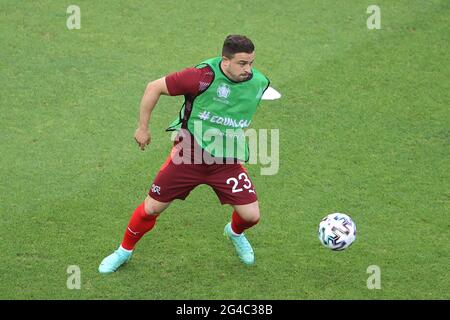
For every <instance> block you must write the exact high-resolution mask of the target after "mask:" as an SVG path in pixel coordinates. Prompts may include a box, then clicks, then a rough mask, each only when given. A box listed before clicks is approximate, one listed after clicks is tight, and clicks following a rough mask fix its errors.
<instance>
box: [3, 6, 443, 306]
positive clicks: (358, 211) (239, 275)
mask: <svg viewBox="0 0 450 320" xmlns="http://www.w3.org/2000/svg"><path fill="white" fill-rule="evenodd" d="M70 4H75V5H78V6H79V7H80V9H81V29H79V30H68V28H67V27H66V20H67V18H68V17H69V14H68V13H66V9H67V7H68V6H69V5H70ZM372 4H376V5H378V6H379V7H380V9H381V29H379V30H369V29H368V28H367V25H366V21H367V19H368V18H369V16H370V14H369V13H367V7H368V6H369V5H372ZM0 9H1V10H0V25H1V28H0V43H1V48H0V70H1V77H0V97H1V116H0V135H1V140H0V150H1V158H0V173H1V184H0V195H1V198H0V256H1V263H0V298H2V299H295V300H297V299H298V300H300V299H301V300H303V299H449V298H450V294H449V293H450V284H449V278H450V277H449V268H448V267H449V261H450V250H449V249H450V245H449V243H450V232H449V231H450V224H449V213H450V206H449V201H450V183H449V181H450V174H449V172H450V170H449V169H450V165H449V159H450V133H449V128H450V108H449V101H450V94H449V93H450V86H449V79H450V63H449V51H450V45H449V35H450V3H449V2H448V1H447V0H429V1H419V0H413V1H411V0H408V1H407V0H396V1H387V0H377V1H372V0H370V1H369V0H363V1H356V0H352V1H325V0H320V1H317V0H304V1H284V0H283V1H275V2H272V1H256V0H252V1H237V0H232V1H217V2H212V1H208V2H207V1H162V0H160V1H125V0H123V1H108V2H106V1H105V2H102V1H87V0H83V1H82V0H76V1H75V0H74V1H69V2H67V1H14V0H2V1H1V2H0ZM230 33H237V34H245V35H247V36H249V37H250V38H251V39H252V40H253V41H254V43H255V46H256V61H255V67H257V68H258V69H259V70H261V71H262V72H264V73H265V74H267V75H268V77H269V78H270V80H271V82H272V86H273V87H274V88H276V89H277V90H279V91H280V92H281V93H282V95H283V97H282V98H281V99H280V100H277V101H263V102H262V104H261V106H260V108H259V110H258V112H257V114H256V116H255V118H254V120H253V128H256V129H259V128H264V129H279V133H280V169H279V172H278V173H277V174H276V175H272V176H266V175H261V174H260V165H249V166H248V170H249V173H250V175H251V177H252V179H253V181H254V183H255V185H256V190H257V191H258V196H259V200H260V206H261V214H262V219H261V222H260V223H259V224H258V225H257V226H256V227H255V228H253V229H251V230H249V231H248V232H247V235H248V237H249V239H250V241H251V242H252V244H253V247H254V249H255V254H256V261H257V262H256V265H254V266H252V267H246V266H244V265H243V264H241V263H240V262H239V260H238V258H237V257H236V255H235V252H234V249H233V247H232V245H231V243H229V242H228V241H226V239H225V238H224V237H223V235H222V231H223V226H224V225H225V223H226V222H227V221H229V219H230V216H231V210H230V208H229V207H227V206H221V205H220V204H219V202H218V200H217V198H216V196H215V194H214V193H213V191H212V190H211V189H209V188H208V187H205V186H200V187H199V188H197V189H195V190H194V191H193V192H192V193H191V195H190V197H189V198H188V199H187V200H186V201H184V202H182V201H176V202H174V203H173V205H172V206H171V207H170V208H169V209H168V210H167V211H166V212H165V213H164V214H163V215H162V216H161V217H160V218H159V220H158V223H157V225H156V227H155V229H153V230H152V231H151V233H149V234H147V235H146V236H145V237H144V239H143V240H142V241H141V242H140V243H139V245H138V246H137V248H136V252H135V254H134V256H133V259H132V260H131V262H130V263H129V264H127V265H126V266H125V267H123V268H122V269H120V271H119V272H117V273H114V274H112V275H108V276H103V275H100V274H99V273H98V272H97V267H98V264H99V263H100V261H101V260H102V258H103V257H104V256H106V255H108V254H109V253H111V251H112V250H114V249H115V248H116V247H117V246H118V245H119V243H120V240H121V238H122V235H123V232H124V230H125V227H126V224H127V222H128V219H129V217H130V215H131V214H132V212H133V210H134V208H135V207H136V206H137V205H138V204H139V203H140V202H141V201H142V200H143V199H144V197H145V195H146V193H147V190H148V188H149V186H150V184H151V182H152V180H153V177H154V176H155V174H156V172H157V170H158V169H159V167H160V166H161V164H162V163H163V162H164V160H165V159H166V157H167V155H168V152H169V150H170V146H171V142H170V139H169V134H167V133H165V132H164V129H165V128H166V127H167V125H168V124H169V123H170V121H171V120H172V119H173V118H174V117H175V116H176V115H177V114H178V110H179V108H180V105H181V103H182V97H161V99H160V101H159V104H158V105H157V107H156V108H155V110H154V112H153V116H152V119H151V123H150V126H151V132H152V137H153V140H152V144H151V146H150V148H149V149H148V150H146V151H145V152H142V151H140V150H139V149H138V147H137V145H136V143H135V142H134V138H133V135H134V130H135V129H136V125H137V119H138V108H139V102H140V99H141V97H142V94H143V92H144V88H145V86H146V84H147V83H148V82H149V81H151V80H154V79H156V78H159V77H162V76H164V75H166V74H168V73H170V72H173V71H177V70H180V69H182V68H185V67H188V66H193V65H195V64H197V63H198V62H200V61H202V60H204V59H206V58H209V57H213V56H216V55H218V54H219V53H220V50H221V46H222V43H223V39H224V38H225V36H226V35H228V34H230ZM331 212H344V213H347V214H349V215H350V216H351V217H352V218H353V219H354V220H355V222H356V224H357V228H358V234H357V238H356V241H355V243H354V244H353V245H352V247H350V248H349V249H348V250H345V251H343V252H332V251H329V250H327V249H325V248H324V247H322V245H321V244H320V242H319V241H318V238H317V226H318V224H319V222H320V220H321V219H322V218H323V217H324V216H325V215H326V214H328V213H331ZM70 265H77V266H78V267H79V268H80V271H81V289H79V290H77V289H72V290H70V289H68V288H67V280H68V277H69V276H70V275H69V274H68V273H67V268H68V266H70ZM371 265H376V266H379V267H380V270H381V289H372V290H370V289H368V287H367V279H368V278H369V276H370V275H371V274H370V273H368V272H367V268H368V267H369V266H371Z"/></svg>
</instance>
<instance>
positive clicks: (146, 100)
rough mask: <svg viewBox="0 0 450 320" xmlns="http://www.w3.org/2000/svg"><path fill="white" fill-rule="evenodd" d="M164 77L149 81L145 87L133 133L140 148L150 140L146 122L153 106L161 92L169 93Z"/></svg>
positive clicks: (143, 147)
mask: <svg viewBox="0 0 450 320" xmlns="http://www.w3.org/2000/svg"><path fill="white" fill-rule="evenodd" d="M165 78H166V77H162V78H160V79H158V80H155V81H152V82H150V83H149V84H148V85H147V88H146V89H145V92H144V96H143V97H142V100H141V105H140V111H139V126H138V128H137V129H136V132H135V134H134V139H135V140H136V142H137V144H138V145H139V147H140V148H141V150H144V149H145V146H146V145H148V144H150V141H151V136H150V131H149V129H148V123H149V121H150V115H151V113H152V111H153V108H154V107H155V105H156V103H157V102H158V100H159V97H160V96H161V95H162V94H164V95H169V91H168V89H167V85H166V79H165Z"/></svg>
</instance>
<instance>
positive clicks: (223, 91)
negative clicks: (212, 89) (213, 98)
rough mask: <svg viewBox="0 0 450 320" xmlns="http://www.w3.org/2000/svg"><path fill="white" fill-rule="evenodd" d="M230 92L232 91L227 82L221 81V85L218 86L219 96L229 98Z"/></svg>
mask: <svg viewBox="0 0 450 320" xmlns="http://www.w3.org/2000/svg"><path fill="white" fill-rule="evenodd" d="M230 92H231V89H230V86H229V85H227V84H225V83H221V84H220V85H219V87H218V88H217V96H218V97H219V98H223V99H226V98H228V96H229V95H230Z"/></svg>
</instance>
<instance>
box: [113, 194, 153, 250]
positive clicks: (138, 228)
mask: <svg viewBox="0 0 450 320" xmlns="http://www.w3.org/2000/svg"><path fill="white" fill-rule="evenodd" d="M157 217H158V216H157V215H149V214H147V213H145V209H144V202H142V203H141V204H140V205H139V206H138V207H137V208H136V210H134V213H133V215H132V216H131V219H130V222H129V223H128V227H127V230H126V231H125V235H124V237H123V240H122V248H124V249H127V250H133V249H134V247H135V246H136V243H137V242H138V241H139V240H140V239H141V238H142V237H143V236H144V234H146V233H147V232H149V231H150V230H152V228H153V226H154V225H155V223H156V218H157Z"/></svg>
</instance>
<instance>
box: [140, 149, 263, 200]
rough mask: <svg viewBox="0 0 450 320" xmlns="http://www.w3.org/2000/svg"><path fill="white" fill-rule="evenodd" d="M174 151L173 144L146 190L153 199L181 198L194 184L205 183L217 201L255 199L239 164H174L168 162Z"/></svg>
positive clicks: (253, 191) (254, 193)
mask: <svg viewBox="0 0 450 320" xmlns="http://www.w3.org/2000/svg"><path fill="white" fill-rule="evenodd" d="M174 150H175V147H174V149H172V153H171V155H169V157H168V158H167V160H166V162H165V163H164V164H163V165H162V167H161V169H160V170H159V172H158V175H157V176H156V178H155V180H154V181H153V184H152V186H151V188H150V190H149V192H148V194H149V196H150V197H152V198H153V199H155V200H157V201H160V202H171V201H172V200H174V199H181V200H184V199H185V198H186V197H187V196H188V195H189V193H190V192H191V191H192V190H193V189H194V188H195V187H197V186H198V185H200V184H206V185H209V186H211V187H212V188H213V190H214V192H215V193H216V194H217V197H218V198H219V200H220V203H221V204H231V205H243V204H249V203H252V202H255V201H257V200H258V198H257V196H256V191H255V188H254V186H253V183H252V181H251V180H250V177H249V176H248V173H247V170H245V168H244V167H243V166H242V164H240V163H233V164H225V163H224V164H219V163H213V164H206V163H201V164H194V163H191V164H187V163H181V164H175V163H174V162H173V161H172V156H173V153H174Z"/></svg>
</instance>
